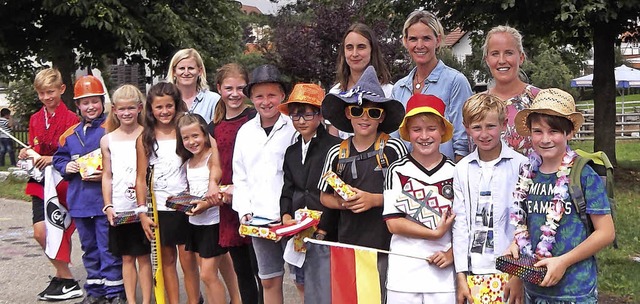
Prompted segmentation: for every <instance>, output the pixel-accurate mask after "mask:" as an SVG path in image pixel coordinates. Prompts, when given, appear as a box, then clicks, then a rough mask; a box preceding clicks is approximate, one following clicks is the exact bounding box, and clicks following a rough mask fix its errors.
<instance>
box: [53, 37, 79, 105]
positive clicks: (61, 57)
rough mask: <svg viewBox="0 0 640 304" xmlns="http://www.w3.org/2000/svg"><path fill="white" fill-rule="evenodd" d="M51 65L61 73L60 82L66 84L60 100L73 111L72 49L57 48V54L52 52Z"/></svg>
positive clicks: (73, 75)
mask: <svg viewBox="0 0 640 304" xmlns="http://www.w3.org/2000/svg"><path fill="white" fill-rule="evenodd" d="M51 61H52V62H53V66H54V67H55V68H57V69H58V70H59V71H60V74H62V83H64V84H65V85H66V86H67V90H66V91H64V94H63V95H62V100H63V101H64V103H65V104H66V105H67V107H68V108H69V109H70V110H71V111H75V108H76V107H75V103H74V102H73V85H74V84H75V71H76V68H75V62H74V61H75V55H74V53H73V50H70V49H69V50H63V49H58V53H57V54H53V58H52V60H51Z"/></svg>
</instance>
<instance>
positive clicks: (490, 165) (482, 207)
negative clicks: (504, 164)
mask: <svg viewBox="0 0 640 304" xmlns="http://www.w3.org/2000/svg"><path fill="white" fill-rule="evenodd" d="M499 160H500V158H496V159H494V160H492V161H488V162H485V161H482V160H480V161H478V163H479V164H480V172H481V175H480V183H479V185H480V187H479V189H480V193H479V195H478V202H476V203H477V204H478V206H477V208H476V210H477V211H476V214H471V215H470V216H472V218H471V234H470V236H469V237H470V239H469V242H470V244H471V248H470V253H469V256H470V258H471V265H470V268H469V269H470V270H471V272H472V273H474V274H489V273H497V272H498V271H497V270H496V262H495V260H494V237H493V223H494V219H493V214H494V212H493V208H494V205H495V204H494V203H493V202H494V198H493V196H492V195H491V178H492V177H493V169H494V168H495V165H496V164H497V163H498V161H499Z"/></svg>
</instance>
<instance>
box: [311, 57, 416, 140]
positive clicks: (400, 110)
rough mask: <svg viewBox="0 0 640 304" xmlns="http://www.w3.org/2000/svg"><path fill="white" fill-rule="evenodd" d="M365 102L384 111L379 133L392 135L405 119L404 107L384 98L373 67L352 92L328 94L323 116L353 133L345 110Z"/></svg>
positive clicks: (364, 74)
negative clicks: (349, 106) (373, 104)
mask: <svg viewBox="0 0 640 304" xmlns="http://www.w3.org/2000/svg"><path fill="white" fill-rule="evenodd" d="M365 101H370V102H373V103H376V104H378V106H380V107H381V108H383V109H384V113H385V118H384V120H383V121H382V122H381V123H380V125H378V130H379V131H382V132H384V133H391V132H393V131H395V130H397V129H398V126H399V125H400V123H401V122H402V119H403V118H404V106H403V105H402V103H400V102H399V101H397V100H395V99H391V98H387V97H385V96H384V91H382V86H380V81H379V80H378V75H377V73H376V70H375V68H374V67H373V66H368V67H367V69H366V70H364V72H363V73H362V76H360V79H359V80H358V82H357V83H356V84H355V85H354V86H353V88H352V89H351V90H349V91H347V92H342V93H340V94H334V93H329V94H327V96H325V98H324V101H322V115H323V116H324V118H325V119H327V120H329V122H331V124H332V125H333V126H335V127H336V128H338V129H339V130H340V131H344V132H347V133H353V126H352V125H351V121H350V120H349V119H347V117H346V115H345V113H344V109H345V108H346V107H347V106H348V105H362V103H364V102H365Z"/></svg>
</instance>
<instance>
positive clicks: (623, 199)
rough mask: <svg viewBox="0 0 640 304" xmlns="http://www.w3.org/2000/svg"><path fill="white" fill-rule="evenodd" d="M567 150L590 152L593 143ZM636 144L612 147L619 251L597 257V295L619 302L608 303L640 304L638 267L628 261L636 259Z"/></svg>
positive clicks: (639, 213) (639, 175)
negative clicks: (576, 149) (634, 257)
mask: <svg viewBox="0 0 640 304" xmlns="http://www.w3.org/2000/svg"><path fill="white" fill-rule="evenodd" d="M571 146H572V147H574V148H580V149H583V150H586V151H593V142H573V143H571ZM639 150H640V141H624V142H617V143H616V156H617V159H618V167H617V168H616V170H615V184H616V189H615V198H616V222H615V224H616V236H617V238H618V244H619V245H620V248H619V249H614V248H613V247H611V246H610V247H608V248H605V249H604V250H603V251H602V252H600V253H599V254H598V267H599V278H598V283H599V286H600V291H601V292H603V293H606V294H608V295H615V296H619V297H621V298H618V299H614V300H613V301H612V302H611V303H638V302H640V284H639V283H638V282H640V263H639V262H634V261H632V260H631V259H630V257H633V256H638V255H640V234H639V233H638V231H639V230H638V226H637V225H638V218H640V206H639V205H638V197H639V196H638V190H637V188H636V187H637V186H638V185H639V184H640V153H638V151H639ZM607 303H608V302H607Z"/></svg>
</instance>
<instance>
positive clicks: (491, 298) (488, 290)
mask: <svg viewBox="0 0 640 304" xmlns="http://www.w3.org/2000/svg"><path fill="white" fill-rule="evenodd" d="M508 281H509V275H508V274H506V273H493V274H476V275H468V276H467V284H468V285H469V289H470V290H471V297H473V303H474V304H485V303H486V304H503V303H507V301H506V299H505V298H504V286H505V285H506V284H507V282H508Z"/></svg>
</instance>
